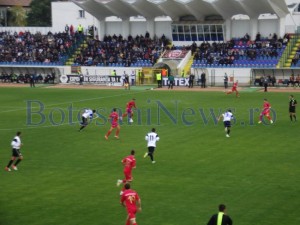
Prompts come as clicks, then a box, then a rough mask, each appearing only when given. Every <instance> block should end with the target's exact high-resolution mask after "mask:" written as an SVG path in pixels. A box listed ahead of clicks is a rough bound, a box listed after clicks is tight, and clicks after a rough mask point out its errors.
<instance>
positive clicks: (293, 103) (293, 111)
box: [289, 95, 297, 122]
mask: <svg viewBox="0 0 300 225" xmlns="http://www.w3.org/2000/svg"><path fill="white" fill-rule="evenodd" d="M289 99H290V102H289V113H290V119H291V122H292V121H293V118H294V120H295V122H296V121H297V119H296V105H297V101H296V99H294V96H293V95H290V97H289Z"/></svg>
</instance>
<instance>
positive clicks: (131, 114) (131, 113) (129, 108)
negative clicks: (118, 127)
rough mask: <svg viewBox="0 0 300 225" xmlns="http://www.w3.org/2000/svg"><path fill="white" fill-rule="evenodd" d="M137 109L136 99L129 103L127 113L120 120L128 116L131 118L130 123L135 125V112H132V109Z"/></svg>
mask: <svg viewBox="0 0 300 225" xmlns="http://www.w3.org/2000/svg"><path fill="white" fill-rule="evenodd" d="M133 107H134V108H135V109H136V105H135V98H133V99H132V100H131V101H129V102H128V103H127V104H126V111H125V113H124V114H123V115H122V116H121V117H120V120H122V119H123V117H126V116H127V115H128V118H129V122H130V123H133V119H132V117H133V111H132V108H133Z"/></svg>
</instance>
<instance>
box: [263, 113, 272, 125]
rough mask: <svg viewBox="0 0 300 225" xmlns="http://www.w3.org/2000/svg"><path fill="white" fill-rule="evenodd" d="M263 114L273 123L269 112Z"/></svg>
mask: <svg viewBox="0 0 300 225" xmlns="http://www.w3.org/2000/svg"><path fill="white" fill-rule="evenodd" d="M265 116H266V117H267V118H268V120H269V121H270V123H273V120H272V117H271V116H270V112H269V111H268V112H266V114H265Z"/></svg>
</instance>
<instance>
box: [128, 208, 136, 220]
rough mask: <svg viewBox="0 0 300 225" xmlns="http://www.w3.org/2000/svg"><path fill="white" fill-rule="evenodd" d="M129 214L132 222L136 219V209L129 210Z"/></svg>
mask: <svg viewBox="0 0 300 225" xmlns="http://www.w3.org/2000/svg"><path fill="white" fill-rule="evenodd" d="M127 213H128V218H129V219H130V220H132V219H135V214H136V209H128V210H127Z"/></svg>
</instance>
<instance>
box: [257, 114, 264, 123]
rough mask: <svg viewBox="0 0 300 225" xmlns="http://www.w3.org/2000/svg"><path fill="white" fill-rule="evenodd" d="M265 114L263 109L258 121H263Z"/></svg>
mask: <svg viewBox="0 0 300 225" xmlns="http://www.w3.org/2000/svg"><path fill="white" fill-rule="evenodd" d="M263 116H264V111H262V112H261V114H260V115H259V121H258V123H261V122H262V119H263Z"/></svg>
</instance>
